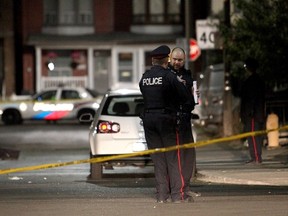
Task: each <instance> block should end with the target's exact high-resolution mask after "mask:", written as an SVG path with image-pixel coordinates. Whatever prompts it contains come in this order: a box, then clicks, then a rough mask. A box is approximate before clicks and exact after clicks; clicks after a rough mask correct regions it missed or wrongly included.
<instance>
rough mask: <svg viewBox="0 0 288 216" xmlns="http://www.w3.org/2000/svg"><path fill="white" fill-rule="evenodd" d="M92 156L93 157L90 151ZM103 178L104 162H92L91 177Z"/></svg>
mask: <svg viewBox="0 0 288 216" xmlns="http://www.w3.org/2000/svg"><path fill="white" fill-rule="evenodd" d="M90 158H93V155H92V153H91V152H90ZM102 178H103V165H102V163H90V179H95V180H98V179H102Z"/></svg>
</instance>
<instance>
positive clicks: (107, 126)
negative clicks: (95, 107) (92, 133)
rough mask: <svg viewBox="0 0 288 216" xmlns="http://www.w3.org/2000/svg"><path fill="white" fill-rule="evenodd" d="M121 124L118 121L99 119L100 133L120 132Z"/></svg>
mask: <svg viewBox="0 0 288 216" xmlns="http://www.w3.org/2000/svg"><path fill="white" fill-rule="evenodd" d="M119 131H120V125H119V124H118V123H116V122H109V121H99V123H98V133H118V132H119Z"/></svg>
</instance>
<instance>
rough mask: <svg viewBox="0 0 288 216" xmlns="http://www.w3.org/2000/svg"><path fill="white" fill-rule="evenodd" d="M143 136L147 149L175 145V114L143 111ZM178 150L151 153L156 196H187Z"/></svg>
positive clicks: (178, 198)
mask: <svg viewBox="0 0 288 216" xmlns="http://www.w3.org/2000/svg"><path fill="white" fill-rule="evenodd" d="M143 124H144V130H145V138H146V141H147V145H148V148H149V149H156V148H164V147H169V146H175V145H177V133H176V126H177V125H176V115H175V116H174V115H171V114H166V113H145V115H144V117H143ZM180 157H181V153H180V150H176V151H169V152H159V153H155V154H152V155H151V158H152V160H153V163H154V169H155V179H156V190H157V192H156V198H157V199H158V200H166V199H168V198H169V197H170V196H171V199H172V201H176V200H183V199H186V198H187V195H186V194H185V193H184V186H185V180H184V177H183V173H182V172H183V170H182V166H181V159H180Z"/></svg>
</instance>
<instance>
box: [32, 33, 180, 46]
mask: <svg viewBox="0 0 288 216" xmlns="http://www.w3.org/2000/svg"><path fill="white" fill-rule="evenodd" d="M177 38H183V36H182V35H180V34H136V33H130V32H113V33H103V34H91V35H71V36H68V35H50V34H33V35H30V36H29V38H28V43H27V45H31V46H55V45H57V46H58V45H64V46H67V45H68V46H69V45H74V46H75V44H77V45H80V46H81V45H82V46H85V45H121V44H131V45H133V44H134V45H136V44H153V43H161V44H164V43H175V42H176V39H177Z"/></svg>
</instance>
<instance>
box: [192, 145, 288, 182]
mask: <svg viewBox="0 0 288 216" xmlns="http://www.w3.org/2000/svg"><path fill="white" fill-rule="evenodd" d="M213 155H215V157H213ZM248 155H249V153H248V148H247V147H245V146H244V145H243V144H242V143H241V142H240V141H235V142H234V143H232V142H230V143H229V142H227V143H221V144H214V145H208V146H204V147H201V148H197V149H196V158H197V171H198V173H197V180H200V181H204V182H213V183H226V184H246V185H274V186H288V146H287V145H286V146H282V147H281V146H280V147H279V148H275V149H270V150H268V149H267V148H265V147H263V152H262V157H263V163H262V164H261V165H247V164H245V161H247V160H248V159H249V157H248Z"/></svg>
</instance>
